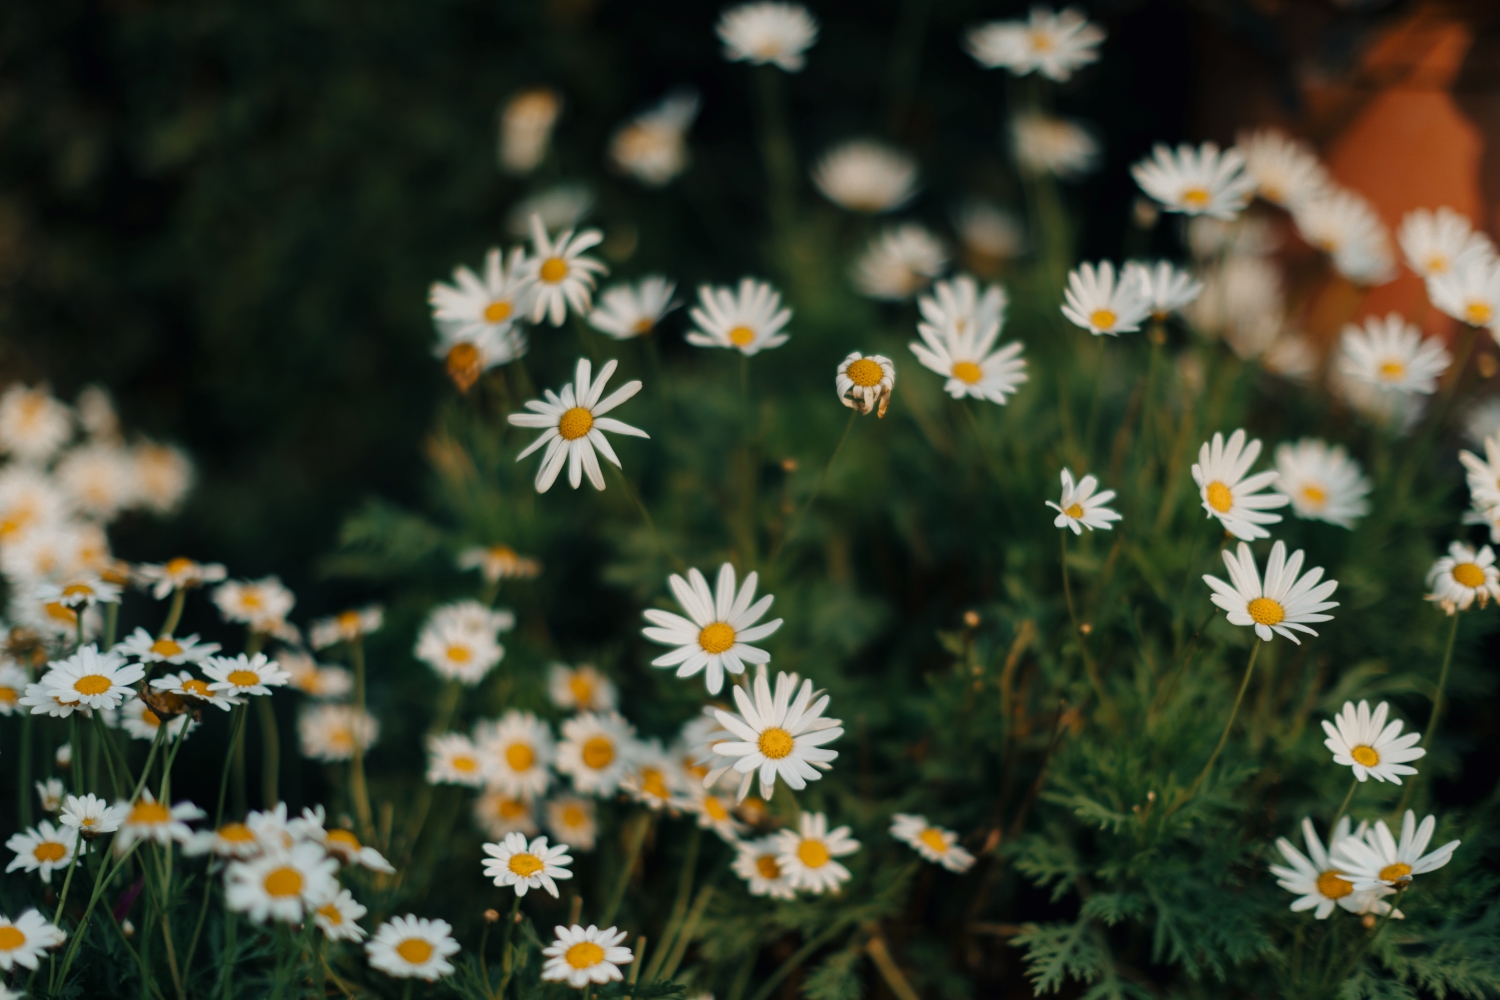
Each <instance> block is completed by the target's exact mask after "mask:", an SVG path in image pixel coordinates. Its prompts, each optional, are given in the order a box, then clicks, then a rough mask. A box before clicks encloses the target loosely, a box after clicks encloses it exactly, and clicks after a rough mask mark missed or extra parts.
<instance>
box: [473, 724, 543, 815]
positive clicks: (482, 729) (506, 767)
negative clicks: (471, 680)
mask: <svg viewBox="0 0 1500 1000" xmlns="http://www.w3.org/2000/svg"><path fill="white" fill-rule="evenodd" d="M474 738H475V742H476V743H477V744H478V749H479V754H480V758H481V760H483V762H484V777H485V781H486V783H488V784H489V785H490V786H491V787H493V788H495V789H497V790H499V791H501V792H504V793H505V794H506V795H509V796H511V797H513V798H520V799H533V798H537V797H539V796H541V795H544V794H545V793H546V791H547V786H548V785H550V784H551V783H552V771H551V767H552V762H553V760H554V759H555V758H556V756H557V748H556V745H555V744H554V743H553V740H552V728H551V727H550V726H548V725H547V723H545V722H543V721H542V720H541V719H538V718H537V717H536V716H535V715H532V714H531V713H530V712H518V711H516V710H515V709H511V710H510V711H508V712H506V713H505V714H504V715H502V716H501V717H500V720H499V721H498V722H489V721H486V722H481V723H479V725H477V726H476V727H475V729H474Z"/></svg>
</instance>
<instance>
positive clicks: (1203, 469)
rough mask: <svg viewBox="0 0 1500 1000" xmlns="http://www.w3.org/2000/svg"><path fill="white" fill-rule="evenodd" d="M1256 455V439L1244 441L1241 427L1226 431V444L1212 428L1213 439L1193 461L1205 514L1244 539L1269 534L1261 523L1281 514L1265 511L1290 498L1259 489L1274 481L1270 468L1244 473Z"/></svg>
mask: <svg viewBox="0 0 1500 1000" xmlns="http://www.w3.org/2000/svg"><path fill="white" fill-rule="evenodd" d="M1258 457H1260V441H1258V440H1256V441H1251V442H1250V443H1249V444H1248V445H1247V444H1246V443H1245V431H1244V429H1243V428H1241V429H1239V430H1236V431H1235V432H1234V433H1233V434H1231V435H1229V441H1228V443H1227V444H1226V443H1225V441H1224V435H1223V434H1220V433H1218V432H1217V431H1216V432H1214V436H1213V440H1211V441H1209V442H1208V443H1206V444H1204V445H1203V446H1202V447H1200V448H1199V449H1198V461H1197V462H1195V463H1194V464H1193V481H1194V482H1196V483H1197V484H1198V490H1199V497H1200V499H1201V500H1202V501H1203V509H1204V510H1205V511H1207V512H1208V516H1209V517H1216V518H1218V519H1219V521H1220V523H1222V524H1223V525H1224V530H1225V531H1227V532H1229V533H1230V534H1231V535H1233V536H1234V537H1236V538H1240V539H1245V540H1254V539H1256V538H1269V537H1271V533H1270V532H1269V531H1267V530H1266V529H1265V528H1264V527H1262V526H1263V525H1267V524H1276V523H1278V522H1279V521H1280V520H1281V515H1280V514H1272V513H1269V511H1271V510H1274V509H1275V508H1277V507H1285V506H1286V505H1287V504H1288V503H1290V502H1291V501H1290V500H1289V499H1288V498H1287V497H1286V496H1285V495H1284V494H1281V493H1262V492H1260V491H1261V490H1263V489H1265V488H1266V487H1268V486H1271V485H1272V484H1274V483H1275V482H1276V478H1277V475H1278V474H1277V472H1276V471H1275V470H1274V469H1273V470H1269V471H1266V472H1257V473H1256V474H1255V475H1253V476H1249V477H1248V478H1247V477H1246V475H1245V474H1246V473H1247V472H1249V471H1250V467H1251V466H1253V465H1254V464H1255V460H1256V459H1257V458H1258Z"/></svg>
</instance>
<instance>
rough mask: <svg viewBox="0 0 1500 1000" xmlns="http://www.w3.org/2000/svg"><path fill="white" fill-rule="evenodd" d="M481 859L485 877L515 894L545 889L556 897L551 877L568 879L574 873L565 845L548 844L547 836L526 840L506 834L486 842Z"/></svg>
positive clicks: (521, 894) (516, 834)
mask: <svg viewBox="0 0 1500 1000" xmlns="http://www.w3.org/2000/svg"><path fill="white" fill-rule="evenodd" d="M484 853H485V854H487V855H489V857H488V858H486V859H485V860H484V874H485V877H486V878H491V879H494V881H495V884H496V885H497V886H500V887H501V888H505V887H507V886H509V887H511V888H514V889H515V890H516V895H517V896H524V895H526V893H527V891H528V890H530V889H545V890H547V892H548V893H550V894H551V895H552V898H553V899H556V898H557V883H556V882H555V881H554V879H570V878H572V877H573V873H572V872H571V871H569V870H568V866H569V865H571V864H572V863H573V859H572V857H570V856H569V855H568V848H567V846H566V845H565V844H554V845H552V846H551V847H548V846H547V838H546V837H537V838H536V839H535V840H532V841H531V842H529V843H528V842H527V840H526V836H525V835H524V834H520V833H510V834H506V836H505V839H504V840H502V841H500V843H498V844H485V845H484Z"/></svg>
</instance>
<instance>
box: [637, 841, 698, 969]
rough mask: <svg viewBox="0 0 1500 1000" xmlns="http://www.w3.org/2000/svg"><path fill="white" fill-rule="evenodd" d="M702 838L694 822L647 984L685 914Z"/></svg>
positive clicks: (668, 949)
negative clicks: (675, 896)
mask: <svg viewBox="0 0 1500 1000" xmlns="http://www.w3.org/2000/svg"><path fill="white" fill-rule="evenodd" d="M702 839H703V830H702V828H701V827H699V826H698V825H697V824H696V823H695V824H694V825H693V829H692V832H691V833H690V834H688V846H687V851H686V853H685V854H684V855H683V858H682V872H681V874H679V875H678V877H677V898H676V899H675V900H673V901H672V912H671V914H670V915H669V916H668V917H667V924H666V927H665V928H664V929H663V930H662V933H661V940H660V941H658V942H657V945H656V955H655V957H653V958H652V959H651V964H650V965H649V966H647V968H646V973H645V975H646V982H647V983H648V984H649V983H654V982H656V974H657V973H658V972H660V971H661V967H662V963H663V962H665V961H666V960H667V953H668V952H669V951H670V950H671V948H672V942H673V940H674V938H675V936H676V934H677V929H678V927H679V925H680V924H681V923H682V919H683V917H684V916H686V914H687V908H688V899H689V898H690V897H691V896H692V894H693V875H694V873H695V872H696V870H697V867H698V849H699V845H700V842H701V841H702Z"/></svg>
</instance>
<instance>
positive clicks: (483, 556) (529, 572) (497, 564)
mask: <svg viewBox="0 0 1500 1000" xmlns="http://www.w3.org/2000/svg"><path fill="white" fill-rule="evenodd" d="M458 568H459V569H477V570H479V573H480V575H481V576H483V577H484V580H485V582H486V583H499V582H500V581H501V580H530V579H533V578H535V577H537V576H538V575H540V574H541V572H542V564H541V563H540V562H538V561H537V560H535V559H533V558H531V557H530V556H523V555H518V554H517V553H516V550H515V549H513V548H511V547H510V546H509V545H485V546H476V547H474V548H471V549H464V550H463V551H462V552H460V553H459V554H458Z"/></svg>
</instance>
